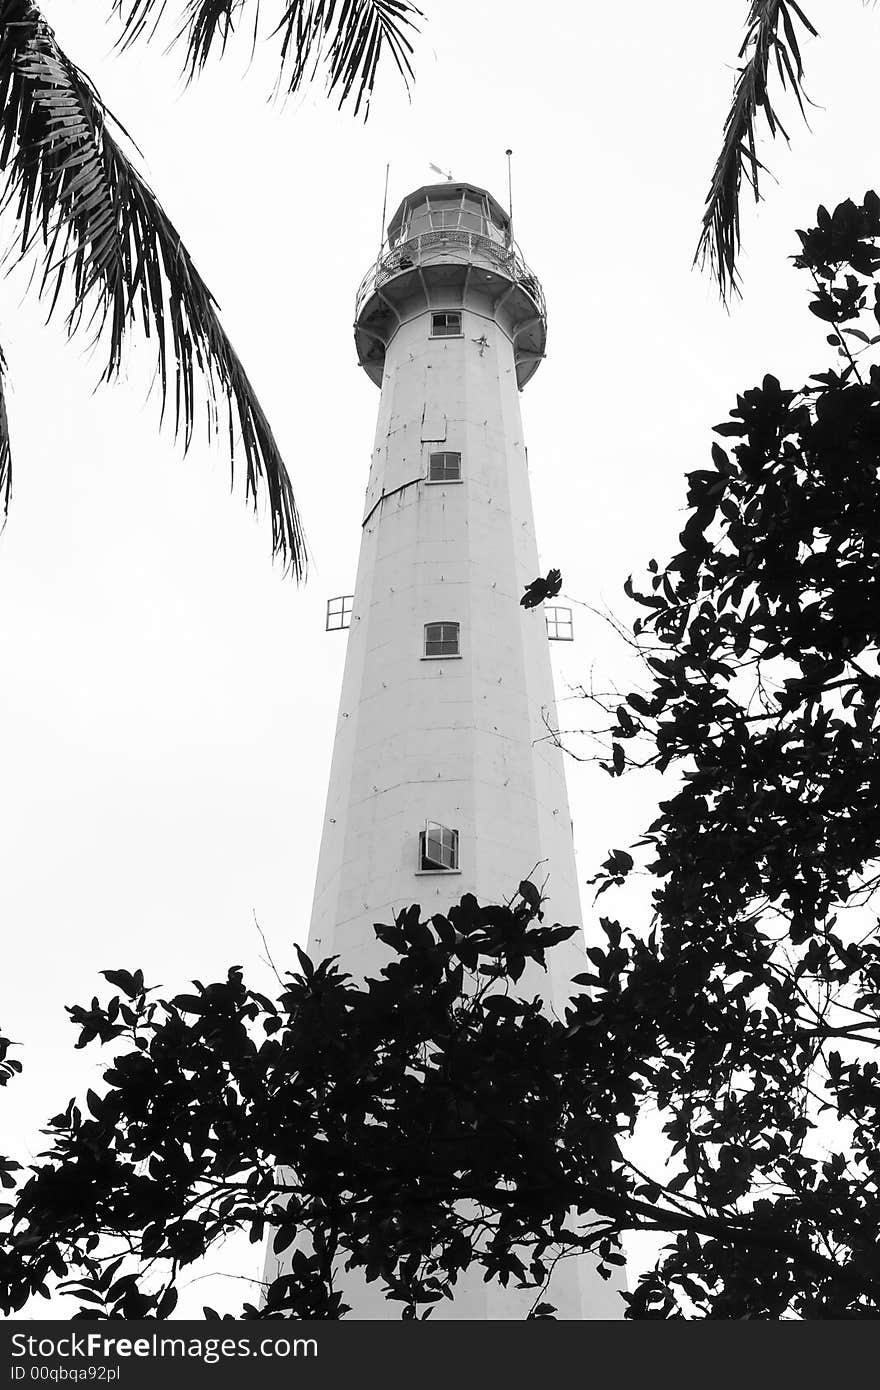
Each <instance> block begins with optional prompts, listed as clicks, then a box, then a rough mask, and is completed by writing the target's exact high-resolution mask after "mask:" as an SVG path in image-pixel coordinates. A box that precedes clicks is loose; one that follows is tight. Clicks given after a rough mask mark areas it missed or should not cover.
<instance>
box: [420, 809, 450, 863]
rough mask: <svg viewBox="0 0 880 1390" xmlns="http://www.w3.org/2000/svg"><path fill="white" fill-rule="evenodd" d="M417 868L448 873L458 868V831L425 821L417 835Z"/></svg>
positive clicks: (434, 822)
mask: <svg viewBox="0 0 880 1390" xmlns="http://www.w3.org/2000/svg"><path fill="white" fill-rule="evenodd" d="M419 868H420V869H422V870H423V871H424V870H429V871H430V870H432V869H434V870H440V871H441V872H443V871H445V872H447V873H448V872H449V870H450V869H457V868H458V831H457V830H450V829H448V827H447V826H445V825H438V824H437V823H436V821H431V820H429V821H426V822H425V828H424V830H422V831H420V833H419Z"/></svg>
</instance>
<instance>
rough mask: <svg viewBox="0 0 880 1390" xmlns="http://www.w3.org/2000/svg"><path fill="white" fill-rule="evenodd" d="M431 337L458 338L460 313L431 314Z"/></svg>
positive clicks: (459, 334) (459, 335)
mask: <svg viewBox="0 0 880 1390" xmlns="http://www.w3.org/2000/svg"><path fill="white" fill-rule="evenodd" d="M431 337H432V338H460V337H461V314H460V313H455V314H451V313H448V312H445V313H442V314H432V315H431Z"/></svg>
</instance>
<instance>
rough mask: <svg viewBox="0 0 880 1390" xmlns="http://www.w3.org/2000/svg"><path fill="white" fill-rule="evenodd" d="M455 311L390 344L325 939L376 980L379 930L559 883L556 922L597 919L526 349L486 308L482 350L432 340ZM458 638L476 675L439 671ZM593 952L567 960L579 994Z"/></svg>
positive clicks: (458, 662) (472, 332)
mask: <svg viewBox="0 0 880 1390" xmlns="http://www.w3.org/2000/svg"><path fill="white" fill-rule="evenodd" d="M443 307H444V304H443V303H442V301H440V302H434V303H433V304H432V306H431V309H426V308H425V307H424V305H422V307H419V306H418V304H416V305H414V306H412V313H411V316H404V317H403V322H401V324H400V326H399V328H398V329H397V332H396V333H395V335H394V337H393V338H392V340H391V342H390V343H389V344H388V347H387V350H386V359H385V375H384V380H383V383H382V399H381V405H380V408H379V421H378V426H377V431H376V442H375V448H374V450H373V457H372V463H371V467H370V477H369V482H368V485H367V492H366V497H365V502H364V516H365V517H366V518H368V519H367V521H366V524H365V525H364V528H363V538H362V544H361V554H360V564H359V568H358V575H357V583H356V586H355V600H354V611H353V615H352V623H351V630H350V632H349V637H348V651H347V657H346V666H345V674H344V677H343V686H342V698H341V702H340V710H339V719H338V724H337V731H336V741H335V745H334V753H333V764H332V770H331V774H330V789H329V794H328V798H327V809H326V818H325V823H324V831H323V841H322V846H321V854H320V860H319V868H318V876H317V884H316V891H315V901H314V908H313V915H312V923H311V932H310V937H309V941H310V949H311V950H313V951H314V952H315V953H316V954H320V955H325V954H336V953H340V954H341V955H343V957H344V959H345V963H346V966H347V968H349V969H351V970H352V971H354V972H355V973H358V974H360V973H369V972H370V971H371V970H373V969H375V968H377V967H378V965H379V964H381V963H382V962H383V961H384V959H385V957H384V954H383V951H384V948H382V947H381V946H379V945H378V943H376V941H375V938H374V937H373V935H372V930H371V928H372V924H373V923H374V922H376V921H382V920H390V919H391V917H392V916H393V914H394V912H395V911H397V910H399V909H400V908H401V907H406V906H408V905H409V904H410V903H413V902H418V903H421V905H422V907H423V910H424V911H426V912H434V911H438V910H445V908H447V907H448V906H449V905H450V903H451V902H453V901H455V900H456V899H457V898H458V897H460V896H461V894H462V893H465V892H472V893H474V894H475V895H476V896H477V898H478V899H479V900H480V901H485V902H495V901H499V900H501V899H504V898H509V897H510V896H511V895H512V894H513V893H514V892H515V891H516V887H517V884H518V883H519V881H520V879H521V878H525V877H527V876H531V877H532V878H533V880H534V881H535V882H537V883H541V882H543V880H544V879H545V877H547V876H548V875H549V879H548V882H547V888H546V892H547V895H548V902H547V904H546V909H547V913H548V917H549V918H550V919H551V920H557V921H562V922H565V923H572V922H578V923H579V922H580V904H579V897H578V888H577V876H576V870H575V862H574V848H573V841H572V833H571V820H570V815H569V809H568V799H567V795H566V790H565V777H564V771H563V766H562V755H561V753H560V752H559V750H558V748H556V747H555V746H554V744H553V742H552V740H550V739H549V738H548V728H547V724H546V723H545V720H547V721H548V722H549V724H550V726H551V727H552V726H553V725H554V720H555V716H554V704H553V681H552V673H551V669H550V657H549V647H548V642H547V635H546V625H545V621H544V614H543V610H542V609H541V608H537V609H533V610H525V609H523V608H522V607H520V603H519V599H520V597H521V595H522V592H523V590H524V588H525V586H526V584H527V583H529V582H530V581H531V580H533V579H534V578H535V577H536V575H537V573H538V555H537V546H536V543H535V534H534V524H533V521H532V507H531V497H530V492H529V482H528V468H527V461H526V450H525V445H524V443H523V430H522V421H521V417H520V410H519V396H518V392H517V387H516V375H515V366H514V356H513V347H512V344H511V341H510V337H509V336H508V334H507V333H506V332H505V330H504V327H503V326H502V325H501V324H499V323H497V322H496V321H495V319H494V318H493V317H492V316H491V313H490V312H489V306H488V304H487V303H486V302H485V301H484V300H483V299H482V298H481V297H480V296H479V295H474V296H472V297H471V298H470V299H469V300H468V301H467V302H466V304H465V305H464V306H463V305H462V303H461V300H460V299H459V298H458V297H456V299H455V300H451V301H450V303H449V307H450V308H456V309H462V311H463V313H462V328H463V336H462V337H456V338H448V337H440V338H435V337H431V322H432V317H431V316H432V312H436V311H437V310H438V309H442V308H443ZM437 450H454V451H457V452H460V453H461V457H462V481H461V482H460V483H430V482H428V481H427V480H426V479H427V473H428V457H429V454H430V453H431V452H433V451H437ZM439 621H455V622H458V623H459V624H460V631H461V656H460V657H459V658H448V659H447V658H425V656H424V627H425V624H426V623H430V622H439ZM426 820H432V821H436V822H439V823H441V824H444V825H446V826H449V827H450V828H452V829H456V830H457V831H458V834H459V852H460V865H461V868H460V872H458V873H447V872H442V871H440V872H422V871H420V870H419V831H420V830H421V829H423V828H424V825H425V821H426ZM539 861H540V862H539ZM575 941H576V942H577V944H574V943H573V944H572V946H571V950H570V952H569V954H568V958H566V951H565V948H563V949H562V950H561V951H555V952H553V953H552V955H551V961H552V956H553V955H555V956H556V957H557V961H556V966H557V972H558V973H560V974H561V975H565V976H567V977H568V978H569V979H570V977H571V974H572V973H577V970H578V969H579V968H582V964H581V957H582V946H581V945H580V942H579V941H578V940H577V938H575ZM573 956H576V957H577V959H573V958H572V957H573ZM542 981H543V976H542ZM559 987H560V988H561V989H562V995H563V997H564V994H565V989H564V987H563V986H562V985H561V981H560V986H559ZM544 992H545V995H546V989H545V990H544ZM556 994H557V989H556V988H554V990H553V997H554V999H555V998H556ZM548 1002H549V1000H548Z"/></svg>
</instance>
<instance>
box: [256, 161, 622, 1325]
mask: <svg viewBox="0 0 880 1390" xmlns="http://www.w3.org/2000/svg"><path fill="white" fill-rule="evenodd" d="M546 327H547V321H546V312H545V306H544V297H543V293H542V291H541V287H540V285H539V283H538V281H537V279H536V278H535V276H534V275H533V274H532V273H531V271H530V270H529V269H528V268H527V266H526V265H525V263H524V262H523V260H522V258H521V256H520V254H519V252H518V250H517V248H516V246H515V245H514V243H513V240H512V236H511V229H510V219H509V217H508V215H507V214H506V213H505V212H504V210H503V209H502V208H501V207H500V205H499V204H498V203H497V202H496V201H495V199H494V198H493V197H492V196H491V195H490V194H489V193H487V192H486V191H485V190H484V189H481V188H476V187H474V186H473V185H471V184H467V183H454V182H447V183H442V184H435V185H431V186H430V187H425V188H420V189H418V190H417V191H416V192H414V193H411V194H410V195H409V196H408V197H406V198H404V200H403V202H402V203H401V205H400V207H399V208H398V210H397V212H396V213H395V214H394V216H393V217H392V219H391V221H390V223H389V225H388V240H387V243H386V244H385V246H384V247H383V249H382V253H381V254H380V257H379V259H378V261H377V262H376V264H375V265H374V266H373V267H372V268H371V269H370V271H369V272H368V274H367V275H366V277H365V278H364V280H363V282H362V284H361V286H360V289H359V291H358V296H357V305H356V322H355V343H356V347H357V352H358V356H359V359H360V363H361V365H362V366H363V368H364V369H365V371H366V372H367V375H368V376H369V377H370V378H371V380H372V381H374V382H375V383H376V385H377V386H379V387H380V388H381V400H380V404H379V420H378V426H377V429H376V440H375V446H374V449H373V456H372V460H371V464H370V475H369V481H368V483H367V492H366V498H365V501H364V511H363V522H362V534H361V547H360V563H359V567H358V574H357V582H356V586H355V593H354V599H353V604H352V609H351V622H350V631H349V635H348V650H347V656H346V662H345V674H344V677H343V684H342V697H341V700H340V707H339V718H338V723H337V728H336V741H335V744H334V749H333V762H332V768H331V773H330V787H329V792H328V796H327V808H326V814H325V821H324V826H323V837H322V842H321V851H320V859H319V863H318V874H317V883H316V887H315V898H314V906H313V910H312V919H311V928H310V932H309V953H310V955H312V956H313V958H320V957H324V956H329V955H338V956H340V957H341V963H342V966H343V968H345V969H346V970H348V971H349V972H350V973H351V974H353V975H356V976H364V975H368V974H371V973H376V972H377V971H378V970H379V969H380V968H381V966H382V964H384V963H385V960H386V959H387V955H386V953H385V950H384V948H383V947H382V946H381V945H380V944H379V943H378V942H377V941H376V938H375V936H374V933H373V924H374V923H375V922H383V921H390V920H392V919H393V914H394V913H395V912H396V911H398V910H399V909H400V908H402V907H407V906H409V905H410V904H412V903H420V904H421V906H422V910H423V913H424V914H430V913H432V912H436V911H440V910H445V909H447V908H448V907H449V906H450V904H451V903H453V902H455V901H457V899H458V898H460V897H461V895H462V894H463V893H465V892H471V893H474V894H475V895H476V897H477V898H478V900H479V901H480V902H485V903H490V902H498V901H501V900H506V899H509V898H510V897H511V896H512V895H513V894H514V893H515V892H516V889H517V885H518V883H519V882H520V880H521V879H523V878H527V877H531V878H532V879H533V881H534V882H535V883H536V884H537V885H545V886H544V892H545V894H546V897H547V902H546V904H545V911H546V918H547V920H548V921H551V922H553V921H558V922H562V923H565V924H572V923H580V921H581V908H580V899H579V894H578V883H577V874H576V869H575V859H574V845H573V839H572V825H571V819H570V815H569V809H568V799H567V795H566V788H565V774H564V769H563V762H562V755H561V752H560V750H559V749H558V747H557V746H556V745H555V743H554V742H553V740H552V739H551V738H549V737H548V727H549V728H553V727H555V713H554V697H553V678H552V673H551V668H550V654H549V646H548V639H547V630H546V623H545V618H544V613H543V610H542V609H541V608H540V607H538V608H536V609H534V610H526V609H524V608H522V607H521V606H520V602H519V600H520V597H521V595H522V593H523V590H524V588H525V586H526V585H527V584H528V583H530V582H531V581H532V580H534V579H535V578H536V577H537V575H538V572H539V567H538V553H537V546H536V543H535V529H534V522H533V518H532V504H531V496H530V491H529V479H528V459H527V453H526V447H525V443H524V440H523V429H522V422H521V418H520V408H519V392H520V391H521V389H522V387H523V386H524V385H525V384H526V382H527V381H528V380H529V379H530V378H531V376H532V375H533V373H534V372H535V370H536V369H537V367H538V365H539V363H540V361H541V359H542V357H543V355H544V345H545V339H546ZM545 880H546V884H545ZM548 966H549V973H548V975H546V976H545V975H543V974H542V973H541V972H538V971H536V972H535V975H533V976H531V977H530V979H529V985H530V990H529V992H531V993H535V992H538V991H539V990H540V992H541V994H542V995H543V997H544V999H545V1001H546V1005H547V1007H548V1008H550V1009H555V1008H559V1007H560V1006H562V1005H563V1004H564V1002H565V999H566V998H567V996H568V993H569V991H570V983H569V982H570V980H571V977H572V976H573V975H575V974H577V973H578V972H579V970H581V969H583V968H585V967H584V963H583V945H582V943H581V942H580V940H579V937H575V938H573V939H572V941H571V942H569V943H566V945H565V946H562V947H560V948H555V949H554V950H553V951H551V952H550V953H549V955H548ZM537 977H539V978H537ZM283 1262H284V1257H283V1256H282V1257H281V1258H280V1260H275V1259H274V1258H273V1257H271V1256H270V1260H269V1265H270V1268H269V1270H268V1271H267V1273H268V1274H269V1276H270V1277H271V1276H272V1275H274V1273H275V1272H277V1268H276V1267H277V1266H280V1267H281V1268H283ZM273 1266H276V1267H273ZM557 1269H558V1276H557V1277H555V1281H554V1283H553V1285H552V1287H551V1288H550V1289H549V1291H548V1292H547V1294H546V1297H547V1298H548V1299H549V1301H550V1302H552V1303H554V1304H555V1305H556V1306H557V1308H558V1315H559V1316H560V1317H565V1318H591V1317H592V1318H597V1317H598V1318H602V1317H618V1316H620V1314H621V1307H620V1301H619V1298H618V1294H617V1286H615V1284H614V1283H613V1282H612V1283H606V1282H604V1281H603V1280H601V1279H600V1278H599V1277H598V1276H597V1275H596V1273H595V1269H594V1266H593V1264H592V1263H591V1262H590V1261H589V1260H586V1259H581V1260H579V1261H577V1262H575V1261H573V1260H565V1261H561V1262H560V1264H559V1265H558V1266H557ZM344 1287H345V1298H346V1301H347V1302H349V1303H350V1304H352V1310H353V1311H352V1315H353V1316H355V1317H360V1318H397V1317H399V1316H400V1309H399V1305H395V1304H388V1303H386V1302H385V1301H384V1299H383V1298H382V1295H381V1290H380V1288H379V1285H378V1284H373V1285H371V1286H366V1285H364V1284H363V1282H362V1281H361V1282H360V1283H357V1282H352V1283H351V1284H349V1283H346V1284H345V1285H344ZM532 1301H533V1295H532V1296H529V1297H526V1296H524V1295H523V1294H522V1293H521V1292H517V1291H515V1290H505V1289H502V1288H501V1287H496V1286H495V1285H494V1284H488V1285H487V1284H483V1283H482V1282H479V1281H478V1280H472V1281H467V1282H466V1283H465V1285H464V1287H463V1289H462V1293H461V1294H460V1295H459V1296H457V1297H456V1299H455V1300H454V1303H453V1304H451V1305H450V1304H444V1305H441V1306H439V1307H437V1308H436V1310H435V1314H434V1316H435V1317H443V1316H446V1317H452V1318H520V1317H523V1316H524V1315H525V1312H526V1310H527V1309H528V1307H529V1305H530V1303H531V1302H532Z"/></svg>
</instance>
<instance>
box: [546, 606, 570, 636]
mask: <svg viewBox="0 0 880 1390" xmlns="http://www.w3.org/2000/svg"><path fill="white" fill-rule="evenodd" d="M544 616H545V617H546V619H547V636H548V637H549V638H550V641H551V642H573V641H574V624H573V623H572V620H571V609H570V608H547V607H545V609H544Z"/></svg>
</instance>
